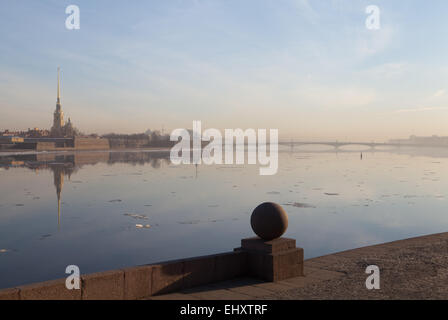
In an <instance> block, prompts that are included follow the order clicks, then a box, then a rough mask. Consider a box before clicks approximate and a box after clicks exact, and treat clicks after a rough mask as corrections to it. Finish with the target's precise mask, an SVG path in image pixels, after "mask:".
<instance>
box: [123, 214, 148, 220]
mask: <svg viewBox="0 0 448 320" xmlns="http://www.w3.org/2000/svg"><path fill="white" fill-rule="evenodd" d="M123 215H124V216H127V217H131V218H134V219H140V220H147V219H148V217H147V216H145V215H144V214H136V213H124V214H123Z"/></svg>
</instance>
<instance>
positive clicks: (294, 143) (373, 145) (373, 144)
mask: <svg viewBox="0 0 448 320" xmlns="http://www.w3.org/2000/svg"><path fill="white" fill-rule="evenodd" d="M278 144H279V145H284V146H290V147H291V148H293V147H295V146H305V145H326V146H331V147H334V148H335V149H338V148H340V147H342V146H355V145H356V146H366V147H370V148H371V149H375V148H376V147H394V148H400V147H430V146H432V147H440V146H433V145H419V144H411V143H408V144H403V143H389V142H352V141H346V142H342V141H341V142H339V141H279V143H278ZM444 147H448V146H444Z"/></svg>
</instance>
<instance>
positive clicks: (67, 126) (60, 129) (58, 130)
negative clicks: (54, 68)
mask: <svg viewBox="0 0 448 320" xmlns="http://www.w3.org/2000/svg"><path fill="white" fill-rule="evenodd" d="M59 71H60V68H59V67H58V93H57V98H56V110H55V111H54V113H53V126H52V127H51V130H50V136H52V137H74V136H76V135H77V130H76V129H75V128H74V127H73V124H72V122H71V120H70V118H68V121H67V122H65V123H64V112H63V111H62V106H61V89H60V76H59Z"/></svg>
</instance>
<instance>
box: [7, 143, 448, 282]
mask: <svg viewBox="0 0 448 320" xmlns="http://www.w3.org/2000/svg"><path fill="white" fill-rule="evenodd" d="M361 151H362V152H363V157H362V159H361V157H360V152H361ZM258 170H259V166H258V165H238V166H237V165H214V166H207V165H198V166H195V165H180V166H175V165H173V164H171V163H170V160H169V153H168V152H162V151H126V152H118V151H111V152H76V153H70V152H65V153H39V154H21V155H11V154H7V153H3V154H0V190H1V192H0V288H5V287H11V286H16V285H21V284H26V283H30V282H36V281H45V280H50V279H56V278H63V277H66V276H67V275H66V274H65V268H66V266H67V265H72V264H74V265H77V266H79V267H80V270H81V273H82V274H84V273H91V272H97V271H103V270H110V269H115V268H121V267H127V266H133V265H139V264H147V263H154V262H158V261H164V260H171V259H178V258H185V257H191V256H198V255H207V254H213V253H219V252H226V251H231V250H232V249H233V248H235V247H238V246H239V244H240V239H241V238H244V237H249V236H252V235H253V232H252V231H251V228H250V223H249V221H250V220H249V219H250V214H251V212H252V210H253V209H254V208H255V207H256V206H257V205H258V204H260V203H262V202H264V201H274V202H277V203H279V204H281V205H282V206H283V207H284V208H285V210H286V211H287V213H288V215H289V228H288V230H287V232H286V234H285V236H287V237H291V238H295V239H296V240H297V245H298V246H300V247H303V248H304V249H305V256H306V258H310V257H315V256H320V255H324V254H329V253H332V252H336V251H341V250H345V249H351V248H355V247H360V246H366V245H371V244H378V243H382V242H386V241H392V240H398V239H403V238H408V237H414V236H418V235H423V234H430V233H436V232H444V231H447V230H448V210H447V209H448V150H444V149H429V148H421V149H405V148H402V149H398V150H376V151H370V150H357V149H353V148H352V149H347V150H339V151H338V152H335V151H333V150H321V148H317V149H316V150H314V149H313V150H303V149H297V148H296V149H294V150H292V151H291V150H289V149H288V148H285V149H284V150H281V152H280V154H279V170H278V173H277V174H276V175H274V176H260V175H259V171H258Z"/></svg>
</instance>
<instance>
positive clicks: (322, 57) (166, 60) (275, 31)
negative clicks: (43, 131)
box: [0, 0, 448, 140]
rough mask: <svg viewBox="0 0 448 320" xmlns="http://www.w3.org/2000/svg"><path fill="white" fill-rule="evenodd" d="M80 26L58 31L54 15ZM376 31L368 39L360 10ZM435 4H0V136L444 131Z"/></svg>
mask: <svg viewBox="0 0 448 320" xmlns="http://www.w3.org/2000/svg"><path fill="white" fill-rule="evenodd" d="M70 4H76V5H78V6H79V8H80V12H81V14H80V16H81V28H80V30H68V29H66V28H65V19H66V17H67V14H66V13H65V8H66V6H68V5H70ZM371 4H373V5H377V6H378V7H379V8H380V10H381V15H380V17H381V29H380V30H368V29H367V28H366V26H365V20H366V18H367V16H368V14H366V13H365V9H366V7H367V6H368V5H371ZM447 13H448V2H447V1H446V0H432V1H423V0H418V1H417V0H407V1H390V0H386V1H380V0H368V1H363V0H328V1H324V0H315V1H313V0H168V1H162V0H159V1H147V0H145V1H143V0H142V1H136V0H133V1H110V0H107V1H106V0H102V1H93V0H89V1H79V0H78V1H75V0H71V1H62V0H46V1H31V0H29V1H13V0H9V1H6V0H4V1H2V2H1V4H0V43H1V46H0V130H3V129H5V128H10V129H13V128H16V129H26V128H28V127H42V128H49V127H50V126H51V123H52V113H53V111H54V109H55V102H56V68H57V66H58V65H60V66H61V69H62V107H63V110H64V112H65V115H66V118H67V117H68V116H70V117H71V119H72V121H73V122H74V124H75V125H76V126H77V127H79V128H80V129H81V130H83V131H85V132H99V133H106V132H112V131H114V132H142V131H144V130H146V129H147V128H152V129H160V128H161V127H162V125H163V126H164V128H165V131H170V130H171V129H174V128H178V127H191V125H192V121H193V120H201V121H202V126H203V128H210V127H215V128H220V129H222V128H237V127H241V128H278V129H279V132H280V136H281V137H283V138H289V137H294V138H296V139H333V140H334V139H338V140H354V139H356V140H361V139H362V140H366V139H367V140H384V139H388V138H395V137H407V136H409V135H410V134H416V135H432V134H439V135H448V62H447V61H448V60H447V57H448V41H447V39H446V36H447V31H448V19H447Z"/></svg>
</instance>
